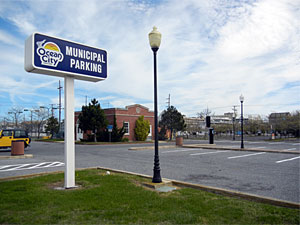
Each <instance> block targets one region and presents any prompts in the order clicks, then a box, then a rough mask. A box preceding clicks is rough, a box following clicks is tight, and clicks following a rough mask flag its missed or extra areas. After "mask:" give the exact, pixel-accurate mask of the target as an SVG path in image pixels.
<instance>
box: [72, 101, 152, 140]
mask: <svg viewBox="0 0 300 225" xmlns="http://www.w3.org/2000/svg"><path fill="white" fill-rule="evenodd" d="M103 110H104V113H105V115H106V118H107V120H108V124H110V125H113V123H114V116H115V117H116V122H117V126H118V128H121V127H123V126H124V128H125V134H124V136H123V138H128V139H129V140H130V141H135V135H134V128H135V121H136V120H137V119H138V118H139V117H140V116H144V120H148V121H149V122H150V133H149V135H148V139H150V140H152V139H153V138H154V131H153V129H152V128H153V127H154V112H153V111H150V110H149V109H148V108H147V107H145V106H142V105H139V104H135V105H129V106H126V107H125V108H108V109H103ZM79 114H80V112H75V130H76V131H75V139H76V140H80V139H82V138H84V139H85V138H86V134H85V133H84V132H83V131H82V130H80V129H79V120H78V116H79ZM87 134H90V132H87Z"/></svg>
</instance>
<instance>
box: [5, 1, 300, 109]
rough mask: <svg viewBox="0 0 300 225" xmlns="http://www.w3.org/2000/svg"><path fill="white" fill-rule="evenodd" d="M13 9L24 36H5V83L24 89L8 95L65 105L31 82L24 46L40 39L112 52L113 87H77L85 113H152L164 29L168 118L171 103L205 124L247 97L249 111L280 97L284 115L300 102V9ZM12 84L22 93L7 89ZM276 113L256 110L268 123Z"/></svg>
mask: <svg viewBox="0 0 300 225" xmlns="http://www.w3.org/2000/svg"><path fill="white" fill-rule="evenodd" d="M4 3H5V4H3V5H2V6H0V12H1V18H5V21H10V23H11V27H12V28H14V29H15V28H17V30H18V32H19V35H18V36H17V37H15V36H14V34H13V33H12V32H10V30H9V29H7V27H0V47H1V48H2V49H3V52H2V53H1V54H0V65H1V67H0V78H1V79H2V77H4V76H7V75H9V77H10V78H9V79H10V80H9V81H7V80H6V79H3V85H1V84H0V88H1V89H2V90H5V91H7V90H8V87H11V86H12V85H15V88H12V89H11V90H13V91H7V92H9V93H10V95H11V96H14V94H13V93H20V92H21V91H20V90H24V88H26V89H29V90H28V91H26V93H27V94H28V96H29V95H32V96H34V97H33V99H34V101H36V100H35V99H36V95H40V96H42V97H43V98H44V99H46V101H48V103H54V102H55V101H57V97H56V96H57V94H58V93H57V83H58V78H46V77H43V76H40V75H36V74H32V75H31V74H28V73H26V72H24V69H23V60H22V58H23V52H22V51H21V49H20V45H22V41H21V42H20V40H22V39H25V38H26V37H27V36H28V35H29V34H30V33H32V32H33V31H40V32H43V33H47V34H50V35H55V36H58V37H62V38H67V39H71V40H73V41H78V42H82V43H85V44H88V45H92V46H96V47H99V48H103V49H106V50H107V51H108V79H107V80H105V81H102V82H98V83H89V82H82V81H78V82H77V81H76V83H75V87H76V92H75V95H76V108H80V107H81V105H82V104H85V95H87V96H88V97H89V98H93V97H95V98H97V99H100V103H101V104H104V105H105V104H107V105H108V104H109V106H110V107H112V106H113V107H125V106H126V105H130V104H135V103H140V104H144V105H145V106H147V107H149V108H150V109H152V108H153V103H152V101H153V55H152V51H151V49H150V47H149V43H148V33H149V32H150V31H151V29H152V26H153V25H156V26H157V27H158V29H159V30H160V32H161V33H162V43H161V48H160V49H159V51H158V87H159V89H158V94H159V110H160V111H161V110H163V109H164V107H165V105H166V104H165V101H166V98H167V96H168V94H169V93H170V94H171V104H173V105H174V106H176V107H177V108H178V109H179V110H180V111H182V112H183V113H184V114H187V115H196V113H197V112H200V111H202V110H203V109H204V108H206V107H207V106H208V107H210V108H213V109H215V112H216V113H223V112H225V111H230V110H231V106H232V105H237V104H239V100H238V98H239V95H240V94H241V93H243V94H244V96H245V104H246V105H247V104H248V105H259V104H265V105H272V104H273V103H274V99H272V98H270V95H271V93H274V92H276V99H278V101H280V102H278V105H284V104H285V102H286V101H285V100H284V99H286V98H288V99H289V102H295V101H296V100H297V96H294V94H295V90H294V89H293V90H292V89H291V90H289V88H288V87H289V86H288V85H287V84H289V83H293V82H299V80H300V79H299V72H300V68H299V65H300V63H299V60H300V47H299V46H300V39H299V36H300V32H299V29H300V25H299V21H300V19H299V17H300V16H299V8H300V2H299V1H298V0H297V1H293V3H291V2H290V1H284V0H278V1H270V0H259V1H253V2H252V1H218V0H213V1H206V0H201V1H199V0H189V1H182V0H175V1H161V2H159V1H158V2H156V1H154V2H143V1H142V2H140V1H134V0H132V1H129V0H128V1H101V4H100V3H99V1H96V0H89V1H67V0H65V1H35V0H31V1H23V2H19V1H17V2H15V1H13V2H11V1H4ZM54 9H55V10H54ZM1 18H0V19H1ZM8 46H9V47H8ZM22 77H27V78H26V79H22ZM7 82H8V83H9V82H12V83H11V84H9V85H4V84H7ZM21 84H22V86H21ZM43 84H45V86H44V87H45V89H44V87H43ZM33 85H36V87H34V88H32V87H33ZM284 87H287V88H284ZM47 96H48V97H47ZM39 102H41V101H39ZM298 102H299V101H298ZM258 103H259V104H258ZM290 107H291V108H293V107H294V106H290ZM271 108H272V107H271V106H270V107H265V108H263V107H259V108H255V107H252V108H251V107H249V108H248V109H247V110H249V111H248V113H255V112H256V111H257V110H259V113H265V114H267V113H269V112H270V110H271ZM279 109H280V108H279ZM279 109H278V110H279ZM282 109H286V106H284V107H283V108H282Z"/></svg>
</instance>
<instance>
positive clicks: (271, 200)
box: [97, 167, 300, 209]
mask: <svg viewBox="0 0 300 225" xmlns="http://www.w3.org/2000/svg"><path fill="white" fill-rule="evenodd" d="M97 169H102V170H109V171H111V172H115V173H125V174H129V175H134V176H139V177H143V178H148V179H152V176H149V175H144V174H139V173H133V172H127V171H123V170H117V169H110V168H106V167H97ZM163 182H171V183H172V185H174V186H178V187H188V188H193V189H199V190H204V191H208V192H212V193H215V194H221V195H226V196H230V197H239V198H242V199H246V200H250V201H255V202H259V203H265V204H270V205H275V206H281V207H287V208H293V209H300V204H298V203H295V202H290V201H284V200H279V199H275V198H269V197H263V196H259V195H254V194H248V193H244V192H239V191H232V190H228V189H223V188H216V187H211V186H205V185H200V184H192V183H187V182H183V181H178V180H171V179H163Z"/></svg>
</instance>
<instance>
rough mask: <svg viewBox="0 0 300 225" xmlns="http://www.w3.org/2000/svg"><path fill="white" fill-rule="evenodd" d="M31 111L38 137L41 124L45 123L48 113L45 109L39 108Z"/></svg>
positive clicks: (41, 128) (41, 127) (41, 129)
mask: <svg viewBox="0 0 300 225" xmlns="http://www.w3.org/2000/svg"><path fill="white" fill-rule="evenodd" d="M32 113H33V117H34V119H33V120H34V122H33V125H34V127H35V128H36V129H35V130H36V132H37V133H38V138H40V134H41V132H42V131H43V126H44V125H45V124H46V120H47V119H48V113H47V112H46V111H45V110H40V109H34V110H33V111H32Z"/></svg>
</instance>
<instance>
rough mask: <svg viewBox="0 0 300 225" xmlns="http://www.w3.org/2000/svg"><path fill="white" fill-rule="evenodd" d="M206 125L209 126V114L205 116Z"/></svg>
mask: <svg viewBox="0 0 300 225" xmlns="http://www.w3.org/2000/svg"><path fill="white" fill-rule="evenodd" d="M206 127H210V116H206Z"/></svg>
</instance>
